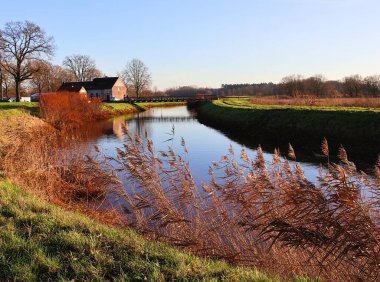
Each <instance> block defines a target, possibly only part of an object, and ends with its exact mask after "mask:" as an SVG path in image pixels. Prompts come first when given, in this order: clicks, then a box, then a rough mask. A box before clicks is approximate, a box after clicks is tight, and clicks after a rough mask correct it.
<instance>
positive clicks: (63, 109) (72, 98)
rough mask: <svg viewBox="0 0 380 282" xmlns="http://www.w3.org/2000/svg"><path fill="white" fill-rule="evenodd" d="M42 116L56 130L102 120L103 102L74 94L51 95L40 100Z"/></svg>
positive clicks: (57, 93) (58, 93)
mask: <svg viewBox="0 0 380 282" xmlns="http://www.w3.org/2000/svg"><path fill="white" fill-rule="evenodd" d="M40 114H41V116H42V117H43V118H44V119H45V120H46V121H47V122H49V123H50V124H52V125H53V126H55V127H56V128H62V127H64V126H66V127H67V126H75V125H78V124H82V123H84V122H89V121H93V120H96V119H100V118H102V116H103V113H102V111H101V100H100V99H96V98H89V97H88V96H87V95H85V94H79V93H72V92H56V93H50V94H47V95H44V96H41V98H40Z"/></svg>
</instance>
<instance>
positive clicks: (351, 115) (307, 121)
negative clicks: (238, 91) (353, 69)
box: [198, 99, 380, 147]
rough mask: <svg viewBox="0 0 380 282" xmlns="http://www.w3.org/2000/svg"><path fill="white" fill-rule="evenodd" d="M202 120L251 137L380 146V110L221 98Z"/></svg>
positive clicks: (209, 105)
mask: <svg viewBox="0 0 380 282" xmlns="http://www.w3.org/2000/svg"><path fill="white" fill-rule="evenodd" d="M198 112H199V117H200V120H201V121H203V122H205V123H208V124H211V125H213V126H215V127H217V128H220V129H224V130H227V131H230V132H238V133H240V134H241V135H247V136H252V137H253V136H256V137H258V136H259V135H260V136H265V137H266V139H268V140H270V139H273V140H280V139H286V140H287V142H293V143H304V142H311V141H313V140H314V141H315V142H317V143H320V142H321V140H322V139H323V137H326V138H327V139H328V140H329V141H334V140H335V141H336V142H338V143H343V144H351V143H357V144H363V145H364V144H371V145H372V146H377V147H378V145H379V143H378V140H379V139H380V126H379V124H380V108H361V107H316V106H289V105H256V104H253V103H251V102H250V100H249V99H221V100H217V101H213V102H212V103H207V104H204V105H202V106H200V107H199V109H198Z"/></svg>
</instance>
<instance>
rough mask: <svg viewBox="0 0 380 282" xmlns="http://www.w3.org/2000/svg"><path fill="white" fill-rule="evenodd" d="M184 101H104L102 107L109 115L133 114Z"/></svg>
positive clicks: (175, 104)
mask: <svg viewBox="0 0 380 282" xmlns="http://www.w3.org/2000/svg"><path fill="white" fill-rule="evenodd" d="M183 105H186V102H141V103H120V102H117V103H104V104H103V109H104V110H105V111H107V112H109V115H123V114H133V113H137V112H142V111H146V110H148V109H150V108H154V107H174V106H183Z"/></svg>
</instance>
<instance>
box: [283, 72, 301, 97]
mask: <svg viewBox="0 0 380 282" xmlns="http://www.w3.org/2000/svg"><path fill="white" fill-rule="evenodd" d="M302 80H303V78H302V76H301V75H290V76H286V77H284V78H283V79H282V80H281V87H282V89H283V91H284V92H285V94H286V95H288V96H292V97H299V96H301V95H302V94H303V92H304V89H303V84H302Z"/></svg>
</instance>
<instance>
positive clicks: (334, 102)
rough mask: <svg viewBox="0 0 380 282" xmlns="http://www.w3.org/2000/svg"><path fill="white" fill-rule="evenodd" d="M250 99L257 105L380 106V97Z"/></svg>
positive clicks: (278, 97) (280, 97) (279, 97)
mask: <svg viewBox="0 0 380 282" xmlns="http://www.w3.org/2000/svg"><path fill="white" fill-rule="evenodd" d="M250 101H251V103H252V104H257V105H290V106H322V107H365V108H380V99H379V98H316V97H300V98H291V97H288V96H277V97H257V98H250Z"/></svg>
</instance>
